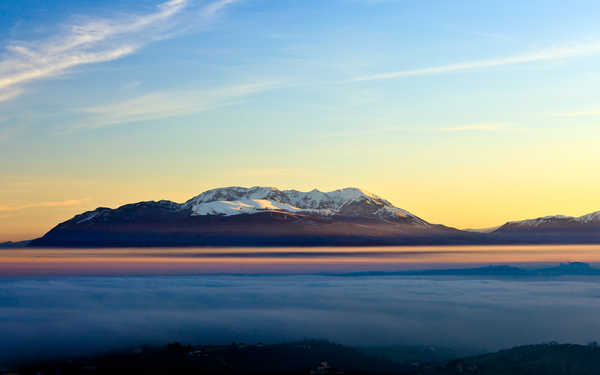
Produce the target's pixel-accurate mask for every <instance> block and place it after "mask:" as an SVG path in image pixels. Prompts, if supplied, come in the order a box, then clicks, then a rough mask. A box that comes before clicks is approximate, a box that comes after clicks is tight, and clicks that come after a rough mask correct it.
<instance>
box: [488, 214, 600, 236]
mask: <svg viewBox="0 0 600 375" xmlns="http://www.w3.org/2000/svg"><path fill="white" fill-rule="evenodd" d="M491 233H492V235H493V237H495V238H503V239H505V240H509V241H517V242H531V243H598V242H600V211H598V212H594V213H591V214H587V215H583V216H579V217H572V216H564V215H554V216H544V217H539V218H536V219H529V220H522V221H509V222H508V223H506V224H504V225H502V226H500V227H499V228H498V229H496V230H495V231H493V232H491Z"/></svg>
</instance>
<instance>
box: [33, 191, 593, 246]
mask: <svg viewBox="0 0 600 375" xmlns="http://www.w3.org/2000/svg"><path fill="white" fill-rule="evenodd" d="M491 243H600V212H596V213H594V214H590V215H585V216H582V217H579V218H573V217H567V216H549V217H544V218H538V219H533V220H525V221H520V222H508V223H506V224H504V225H502V226H500V227H498V228H497V229H495V230H492V231H483V232H476V231H461V230H458V229H455V228H451V227H447V226H444V225H438V224H431V223H428V222H426V221H425V220H423V219H421V218H419V217H418V216H416V215H414V214H412V213H410V212H408V211H406V210H403V209H401V208H397V207H394V206H393V205H392V204H391V203H390V202H388V201H387V200H385V199H383V198H380V197H378V196H377V195H375V194H371V193H368V192H366V191H364V190H360V189H357V188H345V189H339V190H334V191H330V192H321V191H319V190H312V191H310V192H301V191H297V190H278V189H276V188H272V187H252V188H242V187H226V188H219V189H213V190H208V191H206V192H204V193H202V194H200V195H198V196H196V197H194V198H192V199H190V200H188V201H187V202H185V203H175V202H171V201H165V200H161V201H157V202H156V201H149V202H139V203H133V204H128V205H124V206H121V207H119V208H116V209H110V208H105V207H100V208H97V209H95V210H93V211H88V212H84V213H82V214H80V215H77V216H75V217H73V218H72V219H70V220H68V221H66V222H63V223H61V224H59V225H57V226H56V227H54V228H53V229H52V230H50V231H49V232H48V233H46V234H45V235H44V236H43V237H41V238H39V239H36V240H33V241H31V242H30V243H29V246H67V247H71V246H72V247H87V246H332V245H339V246H360V245H373V246H375V245H425V244H491Z"/></svg>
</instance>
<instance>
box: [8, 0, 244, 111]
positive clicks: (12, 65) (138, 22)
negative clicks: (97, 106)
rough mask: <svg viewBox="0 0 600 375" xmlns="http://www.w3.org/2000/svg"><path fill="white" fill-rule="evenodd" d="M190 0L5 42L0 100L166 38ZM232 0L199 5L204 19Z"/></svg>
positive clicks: (179, 24)
mask: <svg viewBox="0 0 600 375" xmlns="http://www.w3.org/2000/svg"><path fill="white" fill-rule="evenodd" d="M190 1H191V0H169V1H166V2H163V3H160V4H159V5H157V7H156V8H155V10H154V12H150V13H145V14H126V15H118V16H114V17H111V18H93V17H78V18H76V19H75V20H74V21H72V22H71V23H70V24H67V25H65V26H63V27H62V28H61V29H60V30H59V31H57V32H56V33H54V35H51V36H50V37H48V38H45V39H43V40H36V41H11V42H9V43H8V45H7V46H5V53H4V55H3V56H2V59H1V60H0V101H6V100H9V99H13V98H15V97H17V96H18V95H19V94H21V93H22V92H23V87H24V85H26V84H28V83H30V82H32V81H36V80H40V79H47V78H52V77H56V76H60V75H62V74H65V73H67V72H68V71H70V70H71V69H73V68H76V67H78V66H82V65H87V64H94V63H101V62H107V61H112V60H116V59H119V58H122V57H124V56H127V55H130V54H132V53H135V52H136V51H138V50H139V49H141V48H142V47H144V46H145V45H147V44H149V43H151V42H153V41H157V40H161V39H165V38H168V37H172V36H173V35H174V34H175V33H176V32H177V31H178V30H179V29H184V28H185V27H187V26H189V25H184V23H185V22H184V20H187V18H185V17H183V14H184V13H186V12H184V10H186V9H187V8H190ZM233 2H234V0H219V1H216V2H213V3H210V4H208V5H206V6H204V7H203V8H202V9H203V10H202V12H203V14H204V17H205V20H204V21H206V18H211V17H213V16H214V15H215V14H216V13H217V12H218V11H219V10H221V9H222V8H223V7H225V6H226V5H228V4H231V3H233Z"/></svg>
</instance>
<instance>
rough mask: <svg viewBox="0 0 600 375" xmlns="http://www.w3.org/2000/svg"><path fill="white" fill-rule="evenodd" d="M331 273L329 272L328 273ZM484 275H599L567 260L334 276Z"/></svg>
mask: <svg viewBox="0 0 600 375" xmlns="http://www.w3.org/2000/svg"><path fill="white" fill-rule="evenodd" d="M328 275H331V274H328ZM390 275H395V276H486V277H544V278H548V277H561V276H600V268H596V267H592V266H591V265H590V264H588V263H583V262H569V263H561V264H559V265H558V266H553V267H542V268H521V267H514V266H508V265H491V266H485V267H475V268H447V269H425V270H411V271H365V272H349V273H339V274H335V276H347V277H359V276H390Z"/></svg>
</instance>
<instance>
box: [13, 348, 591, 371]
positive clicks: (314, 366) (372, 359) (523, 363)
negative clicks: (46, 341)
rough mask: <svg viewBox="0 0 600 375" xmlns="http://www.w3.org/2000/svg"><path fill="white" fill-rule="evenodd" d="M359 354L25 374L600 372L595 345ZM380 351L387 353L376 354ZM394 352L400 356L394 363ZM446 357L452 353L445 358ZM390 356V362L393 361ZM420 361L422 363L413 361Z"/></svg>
mask: <svg viewBox="0 0 600 375" xmlns="http://www.w3.org/2000/svg"><path fill="white" fill-rule="evenodd" d="M407 348H411V349H410V350H407V349H402V348H399V347H396V348H395V349H394V350H393V351H390V350H389V349H386V348H379V349H377V348H370V349H354V348H349V347H345V346H342V345H337V344H333V343H330V342H327V341H302V342H295V343H287V344H276V345H261V344H258V345H244V344H232V345H226V346H183V345H180V344H170V345H168V346H166V347H162V348H149V347H145V348H137V349H134V350H131V351H128V352H123V353H114V354H107V355H103V356H98V357H90V358H84V359H70V360H60V361H46V362H38V363H33V364H28V365H24V366H22V367H21V368H20V369H18V370H17V373H19V374H37V373H44V374H57V373H60V374H164V373H170V374H240V375H242V374H252V375H253V374H299V375H300V374H403V375H418V374H422V375H426V374H430V375H455V374H456V375H458V374H473V375H475V374H478V375H525V374H528V375H592V374H599V373H600V349H599V348H598V347H597V346H596V345H595V344H593V345H587V346H583V345H571V344H555V343H550V344H540V345H530V346H521V347H516V348H512V349H508V350H502V351H499V352H496V353H490V354H484V355H479V356H475V357H468V358H462V359H452V360H440V358H439V354H436V351H435V350H430V351H427V350H421V349H419V350H415V349H414V348H416V347H407ZM377 350H381V351H382V352H381V353H378V352H377ZM393 353H396V354H397V357H396V358H394V357H393V356H391V355H392V354H393ZM447 353H448V352H446V354H447ZM390 356H391V357H390ZM415 356H416V357H415Z"/></svg>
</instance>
